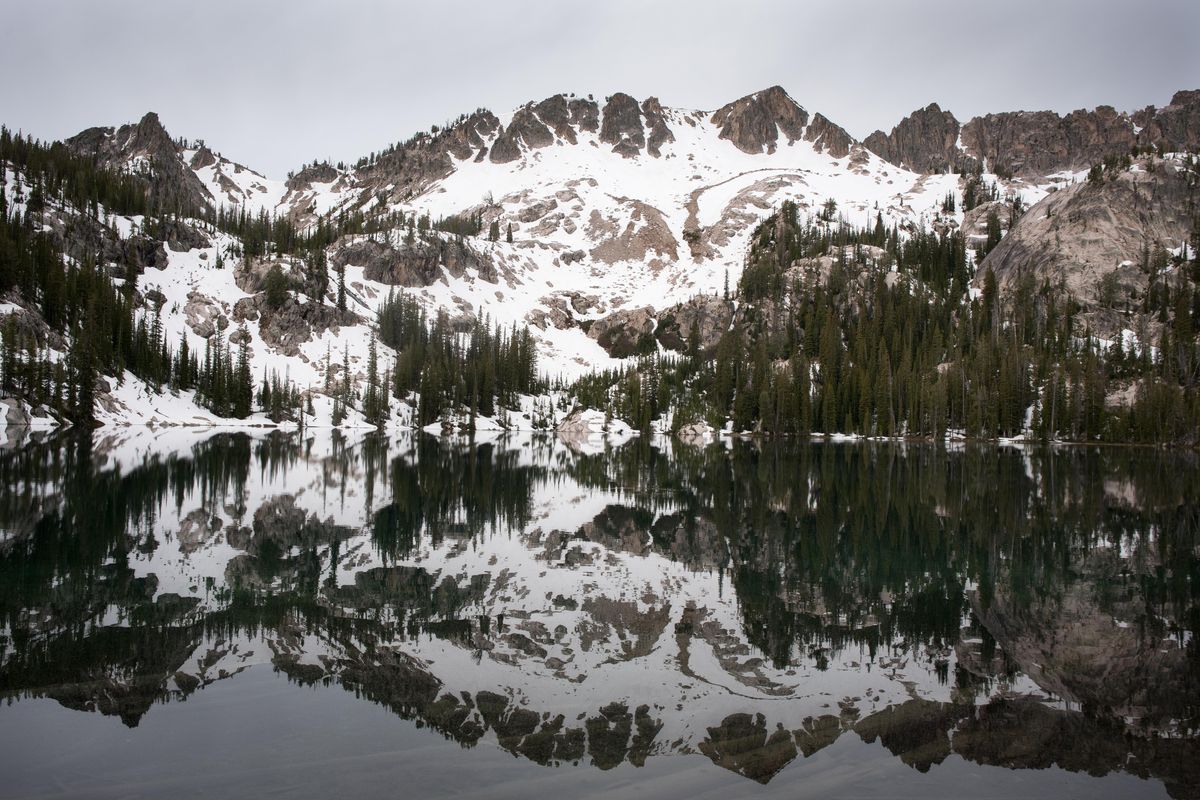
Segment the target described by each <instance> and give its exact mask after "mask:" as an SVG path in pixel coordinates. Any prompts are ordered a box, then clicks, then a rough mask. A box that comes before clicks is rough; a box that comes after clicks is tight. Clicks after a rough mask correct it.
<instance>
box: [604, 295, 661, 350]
mask: <svg viewBox="0 0 1200 800" xmlns="http://www.w3.org/2000/svg"><path fill="white" fill-rule="evenodd" d="M654 326H655V319H654V309H653V308H651V307H650V306H644V307H642V308H634V309H627V310H622V311H615V312H613V313H612V314H609V315H608V316H607V317H603V318H601V319H598V320H595V321H593V322H591V323H590V324H589V325H588V328H587V335H588V336H590V337H591V338H593V339H595V340H596V342H597V343H598V344H599V345H600V346H601V347H603V348H604V350H605V352H607V353H608V354H609V355H610V356H612V357H613V358H628V357H629V356H633V355H648V354H650V353H653V352H654V350H655V344H654Z"/></svg>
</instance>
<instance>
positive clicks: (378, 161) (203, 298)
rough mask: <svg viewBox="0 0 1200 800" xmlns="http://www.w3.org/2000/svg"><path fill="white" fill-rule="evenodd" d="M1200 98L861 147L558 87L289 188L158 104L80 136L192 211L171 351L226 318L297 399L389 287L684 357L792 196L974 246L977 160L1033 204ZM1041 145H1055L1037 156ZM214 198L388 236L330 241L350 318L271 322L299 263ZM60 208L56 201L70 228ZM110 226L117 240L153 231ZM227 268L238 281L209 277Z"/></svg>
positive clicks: (615, 356)
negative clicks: (671, 318)
mask: <svg viewBox="0 0 1200 800" xmlns="http://www.w3.org/2000/svg"><path fill="white" fill-rule="evenodd" d="M1198 107H1200V103H1198V102H1197V96H1196V93H1194V92H1180V93H1178V94H1177V95H1176V97H1175V98H1174V100H1173V101H1172V104H1171V105H1169V106H1168V107H1166V108H1164V109H1161V110H1157V111H1156V110H1155V109H1153V108H1152V107H1151V108H1148V109H1146V110H1144V111H1141V112H1138V113H1137V114H1135V115H1132V116H1130V115H1124V114H1116V112H1113V111H1112V109H1109V108H1104V107H1102V108H1100V109H1097V110H1096V111H1089V112H1083V111H1081V112H1074V113H1073V114H1072V115H1068V116H1067V117H1058V116H1057V115H1054V114H1052V113H1051V112H1039V113H1037V114H1025V113H1024V112H1021V113H1014V114H1010V115H989V116H988V117H984V118H978V119H975V120H971V121H970V122H968V123H966V125H960V124H959V123H958V121H957V120H956V119H955V118H954V117H953V115H952V114H949V113H948V112H942V111H941V110H940V109H939V108H937V107H936V106H930V107H929V108H927V109H923V110H922V111H919V112H916V113H915V114H914V115H913V116H912V117H910V118H907V119H906V120H904V121H903V122H901V123H900V125H898V126H897V127H896V128H895V129H893V131H892V132H891V133H890V134H883V133H882V132H877V133H876V134H873V135H872V136H871V137H868V139H867V141H866V143H865V144H864V143H862V142H858V141H856V140H854V138H853V137H851V136H850V135H849V134H848V133H847V132H846V131H845V130H843V129H842V128H841V127H839V126H838V125H837V124H835V123H834V122H832V121H830V120H829V119H827V118H826V117H825V116H823V115H822V114H820V113H812V112H810V111H809V110H807V109H805V108H804V107H803V106H802V105H800V104H799V103H797V102H796V101H795V100H794V99H792V98H791V97H790V96H789V95H788V94H787V93H786V92H785V91H784V90H783V89H782V88H780V87H771V88H769V89H765V90H762V91H760V92H756V93H754V94H751V95H748V96H746V97H743V98H741V99H738V100H736V101H734V102H731V103H729V104H727V105H725V106H723V107H721V108H720V109H718V110H716V111H714V112H707V111H694V110H685V109H678V108H671V107H667V106H663V105H662V104H661V103H660V102H659V101H658V100H657V99H656V98H647V99H645V100H642V101H640V102H639V101H638V100H636V99H635V98H633V97H630V96H629V95H626V94H621V93H618V94H615V95H612V96H611V97H608V98H606V99H605V100H604V102H603V103H601V102H599V101H598V100H596V99H593V98H591V97H590V96H589V97H577V96H574V95H556V96H554V97H550V98H547V99H545V100H543V101H541V102H536V103H528V104H526V105H524V106H522V107H520V108H518V109H515V110H513V111H512V112H511V113H508V114H505V115H501V116H497V115H495V114H493V113H491V112H489V111H485V110H479V111H476V112H475V113H473V114H470V115H465V116H463V117H461V118H460V119H459V120H458V121H457V122H455V123H454V124H453V125H450V126H448V127H446V128H442V129H438V128H436V127H435V128H434V129H432V130H431V131H430V132H429V133H421V134H418V135H416V136H413V137H412V138H410V139H409V140H407V141H405V142H403V143H400V144H397V145H394V146H393V147H390V148H388V149H386V150H385V151H383V152H381V153H377V154H372V155H371V156H368V157H365V158H363V159H361V160H360V161H359V162H358V163H357V164H355V165H351V166H333V165H330V164H324V163H313V164H310V165H306V166H305V167H304V168H302V169H300V170H298V171H296V172H295V173H294V174H292V175H290V176H288V177H287V179H286V180H278V179H272V178H268V177H266V176H264V175H261V174H259V173H257V172H255V171H254V170H253V169H251V168H249V167H247V166H243V165H240V164H236V163H233V162H231V161H229V160H228V159H225V158H223V157H221V156H220V155H219V154H217V153H216V152H215V151H214V150H212V149H210V148H209V147H208V146H207V145H205V144H203V143H201V142H185V141H182V140H175V139H172V137H171V136H170V135H168V134H167V132H166V131H165V130H164V129H163V127H162V125H161V123H160V121H159V120H158V118H157V116H155V115H154V114H148V115H146V117H144V118H143V119H142V120H141V121H140V122H138V123H137V124H130V125H125V126H122V127H120V128H115V129H114V128H92V129H89V130H87V131H84V132H82V133H80V134H79V135H77V136H75V137H72V138H71V139H69V140H67V142H66V144H67V146H68V147H70V148H71V149H73V150H74V151H76V152H78V153H83V154H89V155H94V156H95V157H96V158H97V159H99V160H100V161H101V162H103V163H105V164H108V165H110V166H115V167H119V168H121V169H124V170H128V171H131V172H135V173H138V174H143V175H145V176H146V178H147V183H148V186H149V191H150V193H151V196H152V197H154V198H155V200H156V203H157V207H158V208H160V209H162V210H164V211H173V212H175V213H177V214H180V215H181V216H182V218H183V219H182V220H181V222H180V223H179V224H180V226H182V229H183V230H184V231H191V233H186V232H185V233H183V234H181V235H178V236H174V237H173V238H172V239H171V240H170V241H168V242H167V243H166V244H167V246H166V247H161V246H160V250H161V254H160V256H159V257H156V258H152V259H149V260H150V262H151V263H150V264H149V265H148V268H147V269H146V270H145V272H144V274H143V276H142V278H141V280H140V285H139V288H140V289H141V290H143V291H144V292H149V291H153V292H156V293H157V294H155V295H154V297H156V298H158V299H160V300H164V301H165V302H163V304H162V321H163V325H164V329H165V330H166V332H167V333H168V340H169V341H172V342H176V341H178V340H179V338H180V337H181V336H186V337H188V338H189V340H190V346H191V347H193V348H198V350H197V352H198V351H199V349H202V348H203V346H204V342H205V340H206V339H208V338H209V337H210V336H212V334H213V332H214V330H215V325H214V322H215V321H216V320H219V319H221V318H224V319H225V320H226V321H228V322H230V323H231V327H232V326H233V325H236V324H237V323H239V322H242V321H246V322H249V323H257V324H252V325H251V326H250V330H251V336H252V338H253V341H252V354H253V358H254V363H255V364H256V366H257V370H256V372H258V373H259V374H261V373H262V372H263V371H265V370H266V369H268V368H271V369H276V370H278V371H280V372H283V371H287V373H288V374H289V376H290V378H291V379H292V380H295V381H296V382H297V383H298V384H299V385H300V386H301V387H302V388H304V389H319V387H321V386H323V385H324V383H325V378H326V376H325V374H324V359H325V355H326V353H327V352H329V353H332V354H333V357H334V359H335V360H336V365H337V369H338V370H340V369H341V367H342V365H341V364H340V361H341V359H340V358H339V356H340V355H341V354H343V353H348V354H349V358H350V364H349V367H350V369H351V371H352V372H355V373H361V367H362V363H363V359H364V358H365V352H366V342H367V340H368V338H369V336H368V330H369V325H370V323H371V321H372V320H373V317H374V312H375V310H376V309H377V307H378V306H379V304H380V303H381V302H382V300H383V298H385V297H386V296H387V295H388V293H389V292H391V291H392V290H393V289H394V288H395V287H404V288H405V289H407V290H409V291H411V292H413V293H415V294H416V295H418V296H419V297H420V298H422V300H423V301H424V302H425V303H426V304H427V305H428V306H429V307H430V308H434V307H441V308H445V309H447V310H449V311H450V312H451V314H452V315H453V316H463V315H472V316H475V317H478V318H482V317H485V316H486V317H488V318H490V319H491V320H492V321H494V322H495V323H499V324H503V325H510V324H523V325H529V326H531V327H532V329H533V334H534V337H535V339H536V342H537V346H538V350H539V356H540V367H541V369H542V371H543V372H544V373H545V374H547V375H549V376H561V377H565V378H573V377H576V376H579V375H581V374H584V373H586V372H588V371H591V370H595V369H598V368H604V367H609V366H613V365H615V364H617V363H619V362H620V358H622V357H625V356H628V355H630V354H631V352H632V350H633V347H632V346H631V342H639V343H641V344H643V345H644V344H645V342H647V341H649V342H651V343H652V346H653V347H660V348H662V347H671V346H672V339H671V337H670V336H667V335H664V333H665V327H664V326H663V325H662V322H663V319H664V312H667V313H669V310H671V309H674V308H676V307H678V306H679V305H680V304H682V303H685V302H687V301H689V300H692V301H693V303H694V302H695V300H694V299H695V298H696V297H697V296H705V295H707V296H710V297H711V296H714V295H718V294H720V293H721V292H722V291H723V289H724V287H726V286H730V285H734V284H736V281H737V279H738V277H739V275H740V272H741V269H742V264H743V260H744V258H745V256H746V252H747V246H748V241H749V237H750V236H751V233H752V231H753V228H754V226H755V224H756V223H757V222H758V221H759V220H761V219H762V218H763V217H765V216H766V215H767V214H769V213H770V212H771V211H772V209H774V208H776V207H778V206H779V205H780V204H781V203H782V202H783V201H785V200H790V201H793V202H795V203H796V204H797V206H798V207H799V209H800V212H801V214H802V215H811V216H812V217H814V218H821V219H825V220H827V221H828V222H830V223H833V222H835V221H837V220H846V221H848V222H850V223H853V224H855V225H862V226H867V225H873V224H875V223H876V222H877V221H878V222H881V223H882V224H883V225H884V226H886V227H887V228H889V229H891V228H893V227H895V228H896V229H897V230H899V231H900V232H901V234H902V235H903V233H904V232H905V231H915V230H920V229H930V228H936V229H938V230H950V229H955V228H960V227H961V228H964V229H965V230H966V231H967V233H968V234H969V235H972V236H975V237H978V238H983V232H982V226H983V216H982V214H981V213H980V212H978V211H977V212H976V213H975V214H974V215H971V214H964V212H963V210H962V209H963V203H962V194H963V191H964V185H965V177H964V174H963V171H964V170H972V169H975V168H977V167H979V168H982V169H983V170H984V173H983V180H984V181H985V182H986V183H990V184H991V185H994V186H995V187H996V189H997V194H998V195H999V196H1001V197H1007V198H1018V197H1019V198H1020V200H1021V202H1022V205H1023V206H1024V207H1026V208H1028V207H1030V206H1033V205H1035V204H1036V203H1038V202H1039V201H1041V200H1043V199H1044V198H1045V197H1046V196H1047V195H1048V194H1049V193H1051V192H1053V191H1054V190H1056V189H1058V188H1061V187H1064V186H1068V185H1070V184H1072V183H1076V182H1079V181H1080V180H1081V179H1082V178H1083V176H1084V173H1085V172H1086V169H1087V166H1088V164H1089V163H1090V159H1094V158H1096V157H1097V156H1098V155H1102V154H1104V153H1109V152H1120V151H1122V150H1127V149H1128V146H1129V144H1130V143H1131V142H1132V143H1135V144H1136V143H1138V142H1143V141H1157V142H1159V143H1160V144H1161V143H1164V142H1165V143H1166V144H1167V145H1169V146H1171V147H1174V148H1175V149H1181V150H1182V149H1187V148H1188V147H1195V145H1196V141H1197V139H1198V137H1200V133H1198V132H1200V119H1198V117H1197V113H1198V112H1197V108H1198ZM1080 131H1084V132H1086V133H1087V135H1086V136H1083V134H1081V133H1080ZM1060 140H1061V141H1060ZM1039 141H1040V142H1044V143H1047V147H1048V148H1049V149H1048V150H1047V152H1048V153H1049V155H1046V154H1044V153H1041V152H1040V151H1038V153H1040V154H1039V155H1037V157H1034V156H1033V155H1031V154H1032V153H1033V152H1034V151H1035V150H1037V148H1036V147H1034V145H1035V144H1036V143H1037V142H1039ZM1031 148H1033V149H1031ZM887 159H891V160H887ZM914 170H917V171H914ZM997 172H999V173H1000V174H997ZM6 174H7V180H6V191H7V192H9V193H10V204H11V205H12V206H13V207H16V208H21V207H22V199H21V198H20V197H19V196H18V195H17V194H16V193H15V192H14V189H15V186H16V183H17V182H19V180H20V177H19V176H15V175H12V174H11V173H6ZM216 208H224V209H228V210H233V211H240V210H245V211H247V212H249V213H250V214H255V215H256V214H269V215H273V216H277V217H280V218H286V219H289V220H292V221H293V222H294V223H295V224H296V225H297V226H299V228H300V229H302V230H312V229H314V228H315V227H316V226H318V225H321V224H325V223H328V222H329V221H331V220H336V219H339V218H345V217H346V216H348V215H355V214H362V215H363V216H364V218H365V219H367V220H375V222H376V224H375V226H374V227H375V232H373V233H370V234H356V235H346V236H342V237H341V238H339V239H338V240H337V241H334V242H333V243H332V244H331V245H330V246H329V247H328V250H327V252H328V257H329V262H330V263H331V264H332V265H334V266H335V267H339V268H341V267H344V268H345V273H346V277H347V286H348V290H349V297H350V309H349V312H348V313H349V316H340V315H330V314H328V313H326V312H325V311H323V310H322V307H323V306H326V305H329V304H331V303H332V299H333V298H332V290H330V294H328V295H326V296H325V297H308V296H306V295H305V294H303V292H299V291H297V292H296V294H295V296H294V297H293V298H292V299H290V300H289V302H288V305H287V306H286V307H285V312H286V313H268V312H267V311H266V310H265V309H264V308H263V304H262V302H261V289H262V278H263V276H264V275H265V273H266V271H267V268H268V266H269V265H270V264H271V263H274V262H278V263H280V264H281V266H282V268H283V270H284V272H285V274H287V275H289V277H291V278H292V279H293V282H294V283H295V284H299V282H300V281H299V277H300V275H301V273H302V270H303V265H301V264H299V263H297V261H296V260H295V259H290V258H287V257H282V258H271V257H270V256H268V258H266V259H258V260H255V261H249V260H245V261H243V260H239V259H238V258H237V257H236V254H237V253H238V251H239V249H240V243H239V242H238V241H237V240H236V239H235V238H234V237H231V236H229V235H228V234H225V233H218V232H216V231H215V230H214V229H213V228H212V227H211V226H210V225H207V224H206V223H205V222H203V221H202V218H203V216H204V215H205V213H210V212H206V209H208V210H211V209H216ZM70 213H71V210H70V209H59V216H60V217H61V216H69V215H70ZM44 214H45V215H48V216H47V217H46V218H45V219H43V221H42V224H43V225H45V226H47V227H54V225H55V224H56V223H55V221H54V219H53V217H54V215H55V211H54V210H53V209H50V210H47V211H46V212H44ZM455 216H463V217H469V218H471V219H478V220H479V221H480V224H481V225H482V229H483V231H488V230H489V229H490V228H492V225H493V223H495V224H496V228H495V229H496V230H499V231H500V232H501V235H500V236H499V237H498V239H497V240H495V241H490V240H489V238H490V237H485V236H479V237H468V238H466V239H462V238H461V237H456V236H453V235H451V234H449V233H442V232H436V231H432V232H425V233H423V235H422V236H420V237H417V238H414V237H413V236H411V234H410V233H409V230H408V227H407V226H406V225H403V224H390V225H389V224H388V222H387V221H388V220H398V219H401V218H403V219H404V220H407V221H408V222H409V224H411V222H412V220H416V219H421V218H429V219H432V220H434V221H436V220H439V219H443V218H448V217H455ZM189 219H190V221H189ZM108 221H109V228H110V231H111V236H112V237H113V238H115V239H118V240H119V239H124V238H127V237H129V236H131V235H135V234H137V233H138V232H139V230H140V229H141V227H142V225H143V224H144V220H140V219H133V218H121V217H115V216H114V215H109V216H108ZM177 229H178V228H177ZM510 233H511V241H508V239H509V238H510V237H509V234H510ZM219 263H226V264H230V265H232V266H233V268H232V269H230V270H227V271H224V272H221V271H218V270H217V269H215V266H216V265H217V264H219ZM1000 271H1003V270H1002V269H1001V270H1000ZM696 313H699V312H696ZM715 316H716V318H717V319H716V323H715V324H720V322H721V319H720V314H719V313H718V314H716V315H715ZM725 324H727V322H726V323H725ZM676 338H678V337H676ZM655 340H657V341H655ZM640 350H641V351H642V352H644V351H645V347H644V346H643V347H641V348H640ZM129 391H131V392H133V393H135V394H137V393H139V392H142V389H141V387H137V388H133V389H130V390H129ZM153 405H154V406H156V408H151V407H150V406H149V405H147V404H146V403H139V401H137V400H136V399H135V398H129V397H125V398H123V397H120V396H119V395H118V393H114V394H113V396H112V402H111V403H110V404H109V406H108V408H107V410H106V411H105V412H104V413H105V414H106V415H107V417H108V418H109V419H118V418H120V419H132V418H138V419H143V420H146V419H151V418H154V417H157V418H159V419H163V420H165V419H173V418H176V417H177V416H178V414H177V413H176V411H174V410H171V411H168V410H167V407H168V406H169V405H170V404H169V403H168V404H166V405H164V404H161V403H155V404H153ZM185 405H186V404H185ZM179 413H182V411H180V412H179ZM193 416H194V415H193Z"/></svg>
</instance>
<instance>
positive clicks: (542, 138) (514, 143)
mask: <svg viewBox="0 0 1200 800" xmlns="http://www.w3.org/2000/svg"><path fill="white" fill-rule="evenodd" d="M551 144H554V134H553V133H552V132H551V130H550V128H548V127H547V126H546V123H544V122H543V121H542V120H541V119H539V117H538V115H537V114H536V113H535V112H534V110H533V108H532V107H530V106H526V107H524V108H519V109H517V111H516V113H514V114H513V118H512V121H511V122H509V124H508V127H507V128H503V129H501V131H500V135H499V136H497V137H496V141H495V142H494V143H493V144H492V150H491V152H490V153H489V154H488V158H489V159H491V160H492V161H493V162H495V163H497V164H504V163H507V162H509V161H516V160H517V159H518V158H520V157H521V149H522V146H524V147H525V148H526V149H530V150H532V149H534V148H538V147H546V146H547V145H551Z"/></svg>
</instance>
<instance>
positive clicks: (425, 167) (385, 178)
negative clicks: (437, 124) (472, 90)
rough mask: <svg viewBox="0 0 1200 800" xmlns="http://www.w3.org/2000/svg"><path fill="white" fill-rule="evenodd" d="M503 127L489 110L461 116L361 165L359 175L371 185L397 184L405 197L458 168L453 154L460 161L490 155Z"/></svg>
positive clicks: (398, 189)
mask: <svg viewBox="0 0 1200 800" xmlns="http://www.w3.org/2000/svg"><path fill="white" fill-rule="evenodd" d="M499 127H500V120H498V119H497V118H496V115H495V114H493V113H492V112H491V111H488V110H487V109H482V108H481V109H478V110H477V111H475V112H474V113H472V114H469V115H466V116H464V117H461V118H460V119H459V121H458V122H456V123H455V124H454V125H451V126H448V127H446V128H442V129H441V130H439V131H437V132H435V133H428V132H422V133H418V134H417V135H415V136H413V137H411V138H409V139H408V140H407V141H405V142H403V143H401V144H397V145H395V146H393V147H392V148H390V149H389V150H387V151H386V152H385V153H383V154H382V155H380V156H379V158H378V159H377V160H376V161H375V162H374V163H372V164H368V165H366V166H360V167H359V169H358V175H359V177H360V178H361V179H362V181H363V184H364V186H365V187H367V188H373V189H383V188H385V187H387V186H392V187H394V188H393V189H392V191H393V193H394V194H396V195H397V196H400V197H403V196H405V195H406V194H408V193H415V192H418V191H420V190H421V189H424V188H425V187H426V186H428V185H429V184H430V183H432V182H433V181H435V180H438V179H440V178H444V177H446V176H447V175H449V174H450V173H451V172H453V171H454V163H453V161H452V160H451V156H453V157H454V158H457V159H459V160H466V159H469V158H472V157H474V158H475V160H479V159H481V158H483V157H484V156H486V155H487V142H486V141H485V139H487V138H489V137H491V136H492V135H493V134H494V133H495V132H496V131H497V130H498V129H499Z"/></svg>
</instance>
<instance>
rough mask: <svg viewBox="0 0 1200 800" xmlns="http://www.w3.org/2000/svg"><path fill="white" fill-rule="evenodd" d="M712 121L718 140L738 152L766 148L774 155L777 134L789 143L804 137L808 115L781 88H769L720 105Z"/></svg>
mask: <svg viewBox="0 0 1200 800" xmlns="http://www.w3.org/2000/svg"><path fill="white" fill-rule="evenodd" d="M712 122H713V124H714V125H718V126H720V128H721V138H722V139H728V140H729V141H731V142H733V144H734V145H735V146H736V147H737V148H738V149H739V150H741V151H743V152H746V153H761V152H763V150H764V148H765V149H766V151H767V152H768V153H773V152H775V147H776V143H777V140H778V138H779V132H780V131H782V132H783V135H784V136H786V137H787V140H788V143H789V144H790V143H792V142H794V141H796V140H798V139H800V137H801V136H803V135H804V128H805V127H806V126H807V125H808V112H807V111H805V110H804V109H803V108H801V107H800V106H799V105H797V104H796V101H795V100H793V99H792V98H790V97H788V94H787V92H785V91H784V90H783V88H782V87H779V86H772V87H771V88H769V89H764V90H763V91H761V92H755V93H754V94H752V95H747V96H746V97H743V98H741V99H740V100H735V101H733V102H732V103H729V104H728V105H725V106H722V107H721V108H720V109H718V110H717V111H716V112H714V113H713V115H712ZM839 130H840V129H839ZM843 133H845V132H844V131H843Z"/></svg>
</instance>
